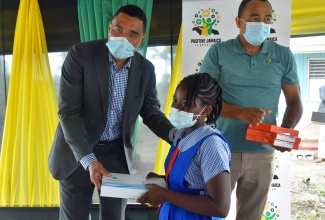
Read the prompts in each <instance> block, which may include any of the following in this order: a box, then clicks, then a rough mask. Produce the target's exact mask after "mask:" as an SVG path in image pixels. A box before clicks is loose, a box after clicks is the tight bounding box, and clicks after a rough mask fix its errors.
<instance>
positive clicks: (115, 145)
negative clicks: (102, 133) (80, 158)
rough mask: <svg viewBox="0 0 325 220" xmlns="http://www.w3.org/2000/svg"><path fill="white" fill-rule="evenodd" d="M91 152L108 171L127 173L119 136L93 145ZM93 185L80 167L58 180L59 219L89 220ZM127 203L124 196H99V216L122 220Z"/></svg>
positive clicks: (104, 218)
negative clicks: (121, 197)
mask: <svg viewBox="0 0 325 220" xmlns="http://www.w3.org/2000/svg"><path fill="white" fill-rule="evenodd" d="M93 152H94V154H95V155H96V158H97V160H98V161H99V162H100V163H101V164H102V165H103V166H104V167H105V169H107V170H108V171H109V172H113V173H126V174H128V173H129V171H128V166H127V162H126V159H125V153H124V146H123V141H122V138H119V139H116V140H114V141H110V142H105V143H100V144H98V145H95V146H94V148H93ZM58 163H60V162H59V161H58ZM94 187H95V185H94V184H93V183H92V182H90V175H89V171H88V170H85V169H84V168H83V167H82V166H79V168H78V169H77V170H75V171H74V172H73V173H72V174H71V175H70V176H69V177H68V178H66V179H64V180H60V220H88V219H89V211H90V205H91V199H92V195H93V192H94ZM99 193H100V192H99ZM126 205H127V199H119V198H111V197H100V204H99V210H100V215H99V216H100V219H101V220H108V219H109V220H115V219H116V220H120V219H121V220H124V219H125V208H126Z"/></svg>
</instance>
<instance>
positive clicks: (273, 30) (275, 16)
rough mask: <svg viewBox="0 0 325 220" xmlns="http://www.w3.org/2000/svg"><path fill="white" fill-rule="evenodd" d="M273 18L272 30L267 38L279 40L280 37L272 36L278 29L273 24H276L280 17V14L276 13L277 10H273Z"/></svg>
mask: <svg viewBox="0 0 325 220" xmlns="http://www.w3.org/2000/svg"><path fill="white" fill-rule="evenodd" d="M272 18H273V21H272V23H271V30H270V36H269V37H268V38H267V39H268V40H270V41H278V37H272V34H275V33H276V31H275V29H274V27H272V26H273V24H275V22H276V20H277V18H278V14H277V13H276V11H275V10H272Z"/></svg>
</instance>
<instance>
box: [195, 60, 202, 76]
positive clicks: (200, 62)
mask: <svg viewBox="0 0 325 220" xmlns="http://www.w3.org/2000/svg"><path fill="white" fill-rule="evenodd" d="M201 64H202V60H200V61H198V62H197V65H196V67H195V70H194V72H195V73H199V72H200V67H201Z"/></svg>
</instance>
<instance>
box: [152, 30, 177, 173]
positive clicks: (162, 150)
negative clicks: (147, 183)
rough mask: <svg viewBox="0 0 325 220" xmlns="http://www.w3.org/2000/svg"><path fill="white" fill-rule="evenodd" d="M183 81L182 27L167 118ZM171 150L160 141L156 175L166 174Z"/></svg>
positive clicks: (167, 104)
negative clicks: (166, 162)
mask: <svg viewBox="0 0 325 220" xmlns="http://www.w3.org/2000/svg"><path fill="white" fill-rule="evenodd" d="M181 80H182V27H181V29H180V32H179V37H178V42H177V49H176V55H175V61H174V66H173V71H172V75H171V79H170V84H169V89H168V94H167V99H166V106H165V115H166V116H167V117H168V115H169V113H170V107H171V105H172V101H173V95H174V92H175V89H176V87H177V85H178V83H179V82H180V81H181ZM169 148H170V145H169V144H168V143H167V142H166V141H164V140H162V139H159V143H158V151H157V156H156V163H155V168H154V172H155V173H158V174H160V175H164V174H165V169H164V162H165V159H166V156H167V154H168V150H169Z"/></svg>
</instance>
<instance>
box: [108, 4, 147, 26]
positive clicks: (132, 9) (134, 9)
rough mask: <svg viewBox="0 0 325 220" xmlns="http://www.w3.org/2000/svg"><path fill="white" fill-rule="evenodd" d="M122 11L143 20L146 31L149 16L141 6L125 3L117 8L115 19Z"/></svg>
mask: <svg viewBox="0 0 325 220" xmlns="http://www.w3.org/2000/svg"><path fill="white" fill-rule="evenodd" d="M121 12H122V13H124V14H127V15H129V16H131V17H135V18H138V19H139V20H140V21H142V22H143V32H146V28H147V16H146V14H145V13H144V11H143V10H142V9H141V8H140V7H138V6H136V5H124V6H122V7H121V8H119V9H118V10H117V12H116V13H115V14H114V16H113V19H114V18H115V17H116V16H117V15H118V14H119V13H121Z"/></svg>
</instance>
